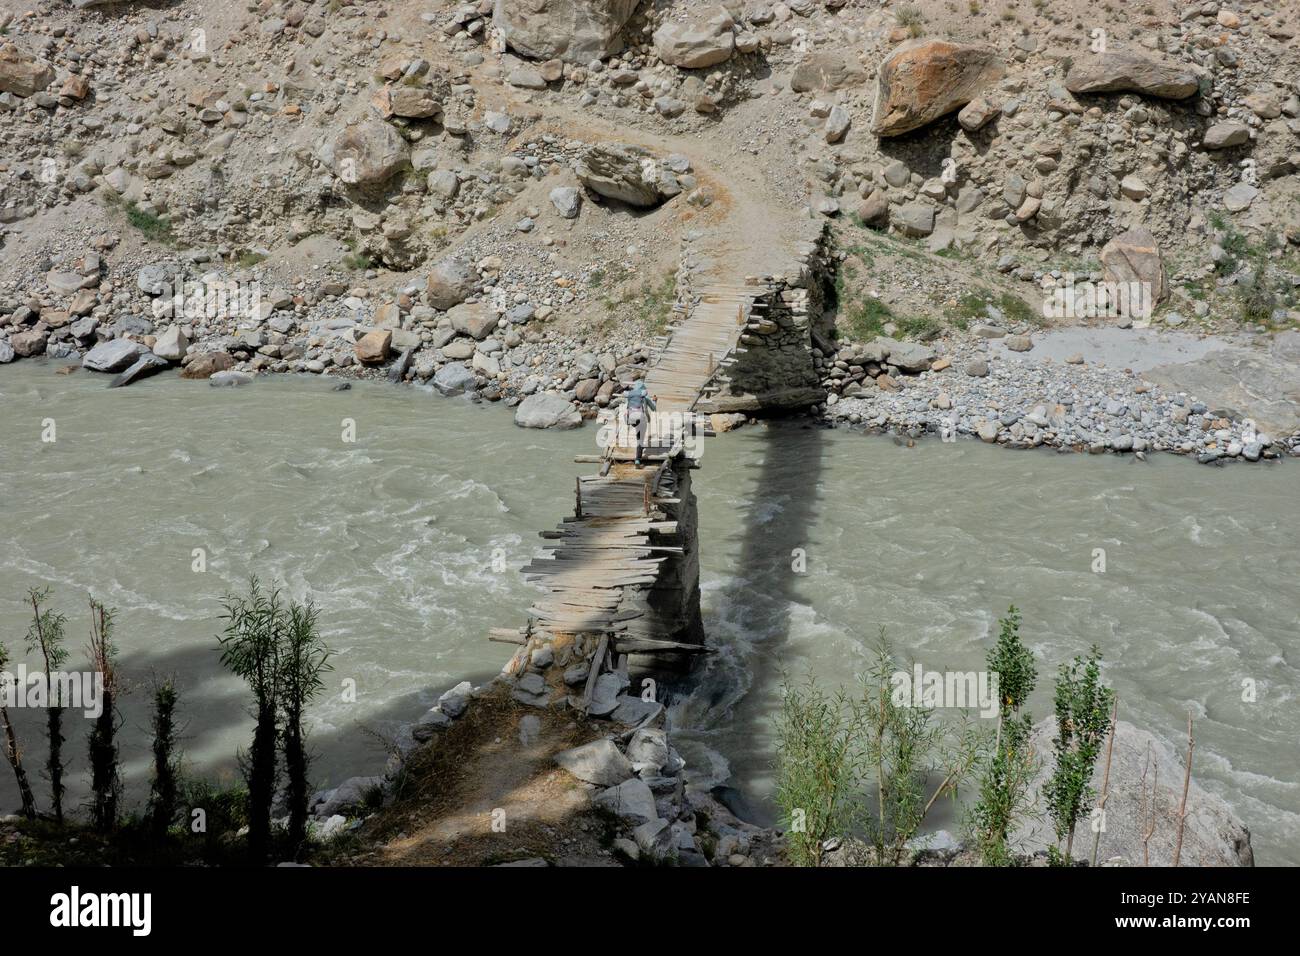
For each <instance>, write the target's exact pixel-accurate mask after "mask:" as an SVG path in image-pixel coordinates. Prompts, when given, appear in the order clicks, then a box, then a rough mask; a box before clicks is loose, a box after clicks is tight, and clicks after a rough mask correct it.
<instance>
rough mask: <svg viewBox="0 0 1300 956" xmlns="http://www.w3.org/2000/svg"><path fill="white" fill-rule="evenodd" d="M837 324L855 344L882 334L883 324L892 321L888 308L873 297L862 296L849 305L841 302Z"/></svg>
mask: <svg viewBox="0 0 1300 956" xmlns="http://www.w3.org/2000/svg"><path fill="white" fill-rule="evenodd" d="M840 308H841V312H840V322H839V324H840V325H841V326H843V328H844V329H845V331H847V332H848V333H849V338H850V340H852V341H855V342H866V341H868V340H870V339H874V338H875V337H876V336H877V335H883V334H884V328H885V323H886V322H890V321H895V320H894V313H893V312H892V311H891V310H890V308H889V306H887V305H885V303H883V302H881V301H880V300H879V299H877V298H876V297H875V296H873V295H868V296H864V297H862V298H861V299H859V300H857V301H856V302H853V303H851V304H848V303H845V302H843V300H841V305H840Z"/></svg>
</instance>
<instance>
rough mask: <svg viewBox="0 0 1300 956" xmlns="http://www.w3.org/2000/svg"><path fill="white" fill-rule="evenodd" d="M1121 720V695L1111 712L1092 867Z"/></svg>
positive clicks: (1104, 812) (1099, 843) (1104, 817)
mask: <svg viewBox="0 0 1300 956" xmlns="http://www.w3.org/2000/svg"><path fill="white" fill-rule="evenodd" d="M1118 719H1119V695H1118V694H1116V695H1115V703H1114V705H1113V706H1112V708H1111V712H1110V737H1109V738H1108V739H1107V741H1106V770H1105V772H1104V773H1103V774H1102V776H1101V798H1100V799H1099V800H1098V801H1097V809H1098V810H1100V811H1101V814H1102V817H1101V823H1099V824H1098V826H1097V829H1096V830H1095V831H1094V833H1093V835H1092V865H1093V866H1096V865H1097V849H1098V847H1100V846H1101V828H1102V827H1103V826H1105V820H1106V796H1107V793H1106V791H1107V790H1108V789H1109V788H1110V756H1111V753H1112V752H1113V751H1114V749H1115V724H1116V722H1117V721H1118Z"/></svg>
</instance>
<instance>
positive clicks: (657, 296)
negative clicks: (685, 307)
mask: <svg viewBox="0 0 1300 956" xmlns="http://www.w3.org/2000/svg"><path fill="white" fill-rule="evenodd" d="M601 281H602V282H603V281H604V278H603V277H602V280H601ZM676 301H677V274H676V273H675V272H669V273H666V274H665V275H664V276H663V277H662V278H660V279H657V280H656V279H647V280H646V281H644V282H642V283H641V285H640V286H639V287H637V288H636V289H633V290H631V291H628V292H625V293H624V294H623V295H622V296H621V297H617V298H616V297H613V296H610V297H606V298H605V299H603V300H602V302H601V304H602V305H603V306H604V307H605V308H606V309H607V310H608V311H609V312H610V313H611V316H610V317H611V318H612V313H615V312H626V313H630V315H631V317H632V318H633V319H635V320H636V321H637V322H639V323H641V325H642V326H644V327H645V329H646V330H647V331H648V332H649V333H650V334H651V335H662V334H663V333H664V332H666V331H667V330H668V325H669V323H670V322H671V321H672V317H673V304H674V303H675V302H676Z"/></svg>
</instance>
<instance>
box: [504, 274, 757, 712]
mask: <svg viewBox="0 0 1300 956" xmlns="http://www.w3.org/2000/svg"><path fill="white" fill-rule="evenodd" d="M769 288H770V287H769V285H768V284H767V283H766V282H764V281H762V280H757V279H755V280H751V281H750V282H748V283H747V284H744V285H721V286H708V287H705V288H703V289H702V290H700V291H699V292H698V293H697V294H696V295H695V296H694V297H693V298H694V300H695V301H693V302H690V303H688V304H686V305H684V306H681V305H679V306H678V311H677V313H676V318H677V322H676V324H675V325H674V326H673V327H672V328H671V330H670V332H669V334H668V335H667V336H666V337H665V338H664V339H662V340H661V349H660V352H659V355H658V358H657V360H656V361H655V363H654V365H653V366H652V367H651V369H650V370H649V372H648V374H647V375H646V379H645V381H646V388H647V391H648V392H649V393H650V395H651V396H652V397H653V398H654V400H655V404H656V406H657V408H656V411H654V412H652V413H650V417H649V427H648V429H647V436H646V445H645V447H644V448H643V449H642V454H641V460H640V463H639V464H638V463H637V461H636V449H635V442H636V438H635V431H634V429H632V428H630V427H629V426H628V425H627V422H626V418H625V411H624V408H623V407H622V406H619V407H618V408H616V409H610V410H606V411H605V412H604V413H602V421H601V445H602V447H603V453H602V454H600V455H590V456H580V457H579V458H578V459H577V461H579V462H585V463H591V464H596V465H598V466H599V468H598V470H597V472H596V473H595V474H593V475H590V476H587V477H579V478H578V479H577V482H576V486H575V489H574V508H573V514H572V515H571V516H570V517H567V518H565V519H564V520H563V521H562V522H561V524H560V526H559V527H558V528H557V529H555V530H553V531H543V532H541V535H542V537H543V538H545V539H547V540H548V541H551V542H553V544H552V545H551V546H550V548H549V551H550V553H549V555H548V556H546V557H541V558H537V559H535V560H533V561H532V562H531V563H530V564H528V565H527V566H525V567H524V569H523V573H524V575H525V576H526V577H527V578H529V579H530V580H533V581H536V582H538V583H540V584H541V585H542V586H543V587H544V588H545V589H546V592H547V593H546V594H545V595H544V596H543V597H541V598H539V599H538V601H537V602H536V603H535V604H534V606H532V607H531V608H529V610H528V624H527V626H526V627H525V628H524V629H523V630H522V631H518V630H510V631H494V632H493V636H492V639H493V640H499V641H504V642H509V643H516V644H521V645H524V646H523V647H522V648H521V649H520V652H519V653H517V654H516V655H515V658H514V659H513V660H512V661H511V663H510V665H508V666H507V668H506V670H507V672H508V673H515V674H517V673H519V672H521V671H522V669H523V668H524V667H525V666H526V665H527V663H528V653H529V650H530V648H533V647H536V646H538V644H539V643H551V644H556V643H558V641H557V639H560V638H564V639H574V638H580V639H581V640H582V641H583V642H584V643H585V642H587V641H590V640H593V639H594V640H595V641H597V642H598V644H597V652H596V656H595V657H594V658H593V664H592V666H591V668H590V670H589V674H588V677H587V682H586V685H585V688H584V692H583V694H582V696H581V702H582V705H583V706H584V707H585V705H586V704H587V703H590V700H591V694H592V690H593V688H594V686H595V684H596V681H597V678H598V677H599V675H600V674H601V673H602V672H603V671H605V670H611V669H616V670H619V671H621V672H623V673H626V671H627V667H628V657H629V655H633V654H637V655H640V654H659V655H664V654H667V655H683V654H691V653H698V652H702V651H704V650H705V648H704V647H703V645H702V641H703V628H702V625H701V622H700V617H699V562H698V555H697V550H696V549H697V539H696V529H695V501H694V495H693V493H692V492H691V489H690V473H691V470H692V469H694V468H697V467H699V458H700V444H701V441H702V439H703V438H704V437H705V436H706V435H708V434H710V431H709V428H708V424H707V419H706V418H705V417H703V416H700V415H697V414H696V412H695V407H696V404H697V403H698V402H699V400H700V398H701V397H702V396H704V395H706V394H708V393H710V392H711V391H714V390H716V389H718V388H720V387H723V385H724V384H725V381H726V369H727V367H728V366H729V365H730V364H731V363H732V361H733V360H734V355H735V353H736V352H737V342H738V340H739V338H740V334H741V332H742V331H743V329H744V327H745V325H746V323H747V322H748V320H749V317H750V315H751V313H752V312H753V310H754V309H755V308H756V307H761V304H760V303H759V302H758V301H757V300H758V299H760V298H761V297H762V296H763V295H764V294H766V293H767V292H768V291H769ZM586 646H590V644H586Z"/></svg>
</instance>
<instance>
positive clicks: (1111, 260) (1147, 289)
mask: <svg viewBox="0 0 1300 956" xmlns="http://www.w3.org/2000/svg"><path fill="white" fill-rule="evenodd" d="M1101 266H1102V272H1103V277H1104V278H1105V280H1106V282H1109V283H1114V284H1115V285H1116V286H1117V287H1118V288H1119V292H1120V293H1121V294H1120V303H1119V304H1120V310H1119V311H1120V314H1121V315H1127V316H1131V317H1133V318H1138V319H1146V318H1150V317H1151V315H1150V310H1151V309H1154V308H1155V306H1156V304H1157V303H1159V302H1162V301H1164V299H1165V297H1166V296H1167V295H1168V294H1169V282H1168V280H1167V279H1166V277H1165V261H1164V257H1163V256H1162V255H1161V253H1160V244H1159V243H1157V242H1156V237H1155V236H1153V235H1151V232H1150V230H1147V229H1143V228H1140V227H1139V228H1137V229H1130V230H1129V231H1128V232H1125V233H1122V234H1121V235H1118V236H1116V237H1115V238H1114V239H1112V240H1111V241H1110V242H1108V243H1106V245H1105V246H1103V247H1102V250H1101ZM1132 283H1137V284H1138V285H1137V287H1136V291H1137V292H1138V295H1137V296H1136V297H1135V296H1134V295H1133V294H1132V291H1131V290H1134V286H1133V285H1132Z"/></svg>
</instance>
